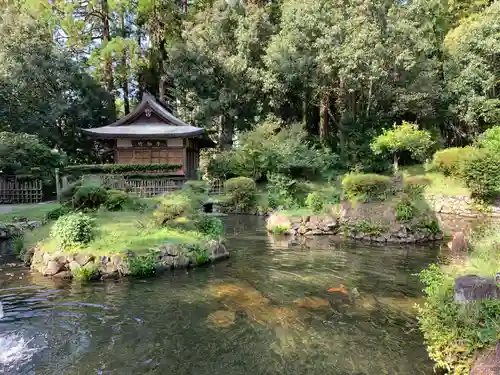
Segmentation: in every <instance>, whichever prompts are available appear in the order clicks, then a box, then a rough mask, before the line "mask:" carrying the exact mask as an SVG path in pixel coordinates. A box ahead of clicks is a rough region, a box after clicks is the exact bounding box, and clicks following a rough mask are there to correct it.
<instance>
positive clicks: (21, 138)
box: [0, 132, 61, 177]
mask: <svg viewBox="0 0 500 375" xmlns="http://www.w3.org/2000/svg"><path fill="white" fill-rule="evenodd" d="M60 162H61V155H59V154H58V152H57V151H53V150H51V149H50V148H49V147H48V146H47V145H46V144H44V143H43V142H41V141H40V139H39V138H38V137H37V136H36V135H31V134H25V133H12V132H0V173H2V174H4V175H23V174H26V175H36V176H40V177H47V176H51V175H52V174H53V172H54V168H55V167H57V166H58V165H59V163H60Z"/></svg>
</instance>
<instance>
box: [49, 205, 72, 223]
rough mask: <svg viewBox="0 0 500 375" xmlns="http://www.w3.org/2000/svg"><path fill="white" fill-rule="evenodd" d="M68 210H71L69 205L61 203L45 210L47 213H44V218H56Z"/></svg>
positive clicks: (67, 212) (68, 211)
mask: <svg viewBox="0 0 500 375" xmlns="http://www.w3.org/2000/svg"><path fill="white" fill-rule="evenodd" d="M70 212H71V207H69V206H67V205H61V206H59V207H55V208H53V209H52V210H50V211H49V212H47V214H46V215H45V218H46V219H47V220H57V219H59V218H60V217H61V216H63V215H67V214H69V213H70Z"/></svg>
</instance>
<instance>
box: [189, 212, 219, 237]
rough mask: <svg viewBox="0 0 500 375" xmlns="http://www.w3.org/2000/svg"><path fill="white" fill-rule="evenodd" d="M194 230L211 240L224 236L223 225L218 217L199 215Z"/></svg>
mask: <svg viewBox="0 0 500 375" xmlns="http://www.w3.org/2000/svg"><path fill="white" fill-rule="evenodd" d="M195 228H196V229H197V230H198V231H200V232H201V233H203V234H205V235H207V236H208V237H211V238H218V237H220V236H222V235H223V234H224V225H223V223H222V220H221V219H219V218H218V217H214V216H209V215H199V217H198V218H197V219H196V220H195Z"/></svg>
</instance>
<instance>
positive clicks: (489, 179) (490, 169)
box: [461, 149, 500, 200]
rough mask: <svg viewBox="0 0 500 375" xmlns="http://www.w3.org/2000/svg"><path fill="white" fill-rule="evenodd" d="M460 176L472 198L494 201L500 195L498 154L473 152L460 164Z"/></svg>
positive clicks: (499, 156) (499, 160)
mask: <svg viewBox="0 0 500 375" xmlns="http://www.w3.org/2000/svg"><path fill="white" fill-rule="evenodd" d="M461 174H462V176H463V179H464V181H465V183H466V184H467V187H468V188H469V190H470V192H471V195H472V196H473V197H475V198H478V199H482V200H492V199H495V198H496V197H498V194H499V193H500V153H498V152H495V151H492V150H488V149H483V150H478V151H476V152H474V153H473V154H472V155H471V156H470V157H468V158H467V160H466V161H465V162H464V163H463V164H462V167H461Z"/></svg>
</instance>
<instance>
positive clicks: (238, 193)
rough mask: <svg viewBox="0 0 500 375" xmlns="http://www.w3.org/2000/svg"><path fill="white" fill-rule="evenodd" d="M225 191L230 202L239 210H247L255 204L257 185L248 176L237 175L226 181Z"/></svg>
mask: <svg viewBox="0 0 500 375" xmlns="http://www.w3.org/2000/svg"><path fill="white" fill-rule="evenodd" d="M224 192H225V193H226V194H227V195H228V198H229V202H228V203H229V204H230V205H231V206H232V207H234V208H235V209H237V210H240V211H242V212H246V211H248V210H249V209H252V208H253V207H254V206H255V202H256V194H257V186H256V185H255V182H254V181H253V180H252V179H251V178H248V177H235V178H231V179H229V180H227V181H226V182H225V183H224Z"/></svg>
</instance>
